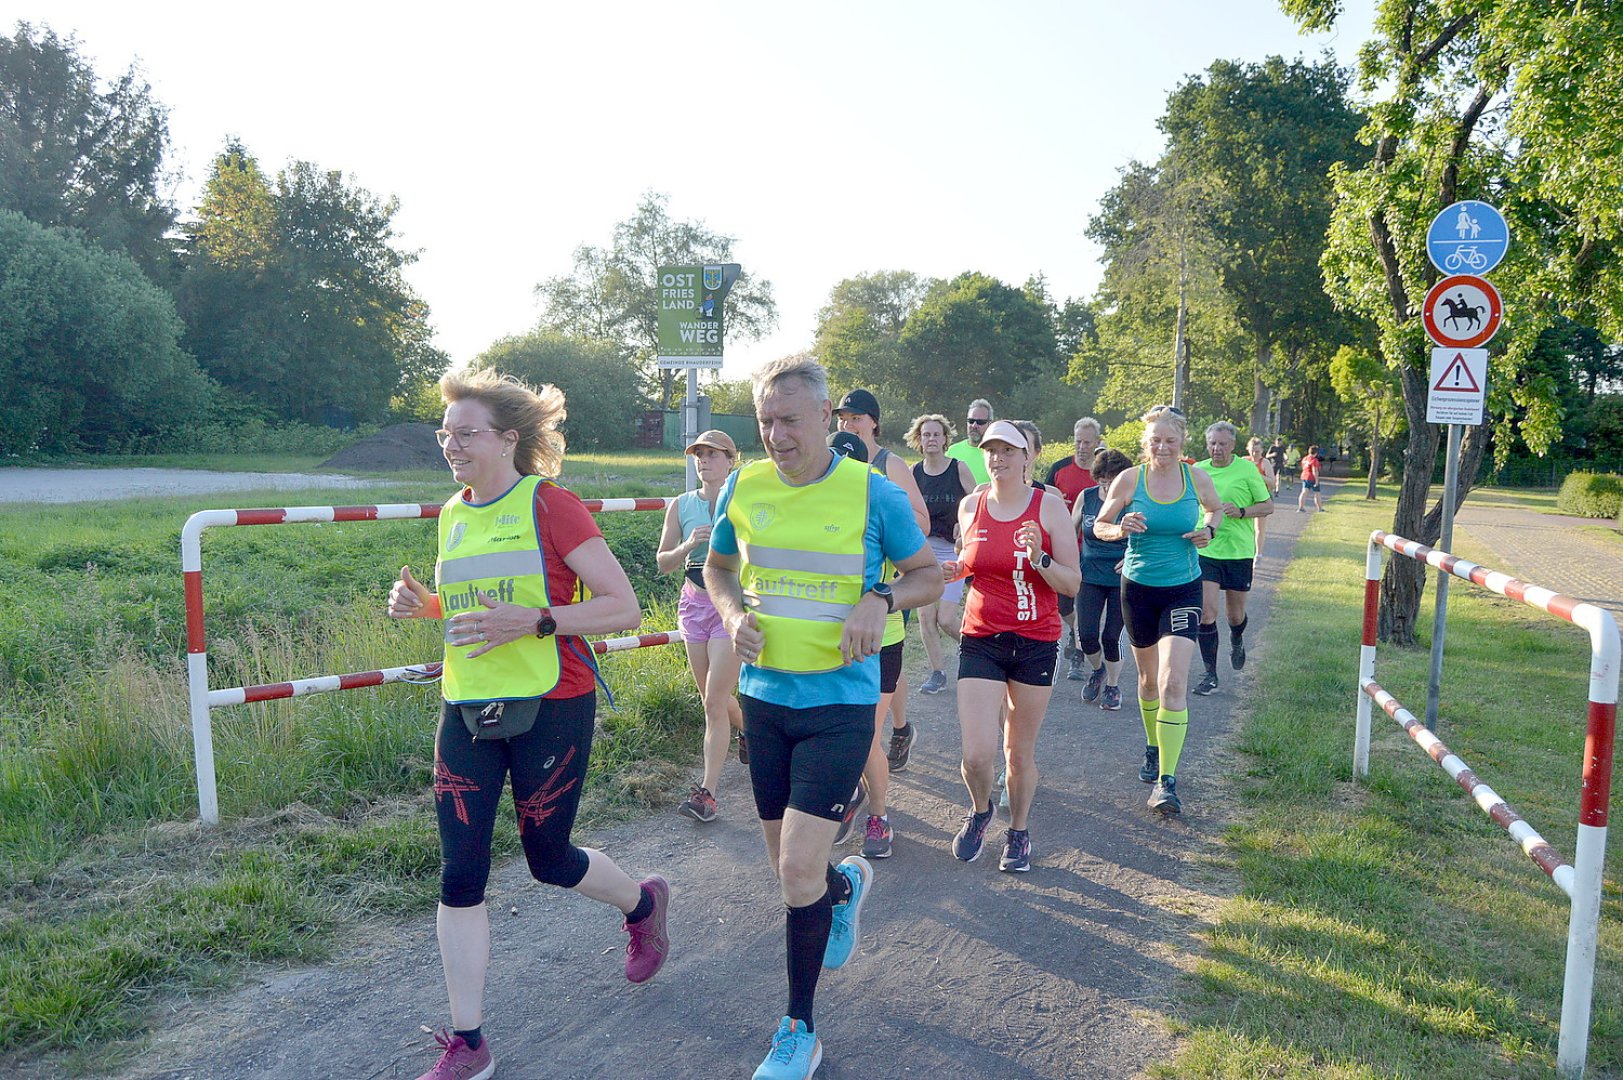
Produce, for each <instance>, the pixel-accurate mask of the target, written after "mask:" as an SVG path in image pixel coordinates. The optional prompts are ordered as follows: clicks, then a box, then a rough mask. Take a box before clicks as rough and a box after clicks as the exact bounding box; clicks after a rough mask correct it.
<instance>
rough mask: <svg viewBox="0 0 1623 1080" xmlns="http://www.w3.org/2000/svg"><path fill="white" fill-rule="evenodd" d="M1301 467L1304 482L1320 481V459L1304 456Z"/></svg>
mask: <svg viewBox="0 0 1623 1080" xmlns="http://www.w3.org/2000/svg"><path fill="white" fill-rule="evenodd" d="M1301 466H1302V479H1303V480H1315V481H1316V480H1318V478H1319V459H1318V458H1316V457H1314V456H1313V455H1312V454H1304V455H1303V456H1302V461H1301Z"/></svg>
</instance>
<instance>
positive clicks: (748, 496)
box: [727, 458, 868, 673]
mask: <svg viewBox="0 0 1623 1080" xmlns="http://www.w3.org/2000/svg"><path fill="white" fill-rule="evenodd" d="M727 519H728V520H729V521H730V522H732V525H733V531H734V533H735V534H736V536H737V537H738V550H739V557H740V560H741V562H742V564H743V565H742V566H740V568H739V571H738V580H739V584H740V585H742V586H743V590H744V604H745V607H746V608H748V609H750V610H752V611H754V612H755V617H756V619H757V620H758V621H759V623H760V626H761V631H762V633H763V635H764V636H765V638H766V644H765V646H764V647H763V648H762V650H761V657H760V659H759V660H758V661H756V665H755V666H757V667H764V668H772V669H774V670H777V671H790V672H798V673H812V672H820V671H834V670H837V669H838V668H840V667H842V666H844V663H845V660H844V658H843V657H842V656H841V655H840V635H841V633H842V632H843V630H844V627H845V621H846V619H848V618H850V616H851V611H852V609H853V608H855V607H856V605H857V601H858V600H860V599H861V598H862V586H863V571H864V570H865V569H866V567H867V551H866V547H865V545H864V543H863V534H864V532H865V531H866V530H867V527H868V469H867V467H866V466H864V465H863V464H862V463H861V462H857V461H851V460H849V459H846V458H840V459H838V460H836V461H835V463H834V468H833V469H832V470H831V471H830V472H829V473H828V475H827V476H824V477H823V478H822V479H821V480H818V481H817V482H816V483H812V484H806V485H805V486H803V487H794V486H791V485H789V484H786V483H784V482H783V480H782V478H781V477H779V476H778V469H777V466H776V465H774V464H772V462H771V461H770V460H767V461H756V462H752V463H751V464H749V465H746V466H744V468H743V469H741V470H740V471H739V474H738V480H737V482H736V483H735V484H734V485H733V496H732V499H731V501H730V502H728V504H727Z"/></svg>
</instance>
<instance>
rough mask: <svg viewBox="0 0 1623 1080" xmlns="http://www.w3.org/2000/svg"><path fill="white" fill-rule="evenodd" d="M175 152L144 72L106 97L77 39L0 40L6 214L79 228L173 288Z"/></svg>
mask: <svg viewBox="0 0 1623 1080" xmlns="http://www.w3.org/2000/svg"><path fill="white" fill-rule="evenodd" d="M168 145H169V117H168V110H167V109H165V108H164V106H163V105H161V104H159V103H158V102H157V101H155V100H153V98H152V88H151V87H150V86H149V85H147V83H146V81H145V79H143V78H142V77H141V75H140V72H139V70H138V69H137V68H135V67H133V66H132V67H131V68H130V69H129V70H128V71H127V72H125V73H124V75H122V76H121V77H120V78H118V79H117V80H115V81H114V82H113V83H111V85H108V86H106V87H105V88H103V87H102V85H101V81H100V80H99V79H98V78H97V76H96V72H95V71H94V70H93V69H92V67H91V65H90V64H89V62H88V61H87V60H86V59H85V58H84V57H83V56H81V55H80V54H79V43H78V42H77V41H76V40H75V39H74V38H72V37H69V38H68V39H67V40H65V41H64V40H63V39H62V38H60V37H58V36H57V35H56V32H55V31H54V30H51V29H50V28H49V27H47V28H45V29H44V30H42V31H36V30H35V29H34V28H33V27H31V26H29V25H28V24H27V23H18V25H17V33H16V36H15V37H12V38H0V210H12V211H16V212H17V213H20V214H22V215H23V216H24V217H26V218H28V219H29V220H30V221H34V222H37V223H38V224H41V225H63V226H71V227H72V228H75V229H78V230H80V232H82V233H83V234H84V235H85V236H86V237H88V238H90V239H91V240H92V241H93V242H94V243H96V244H97V245H98V246H99V247H102V248H104V249H106V250H108V251H115V252H120V253H122V254H125V255H128V256H129V257H130V258H131V259H133V260H135V263H136V265H137V266H139V267H140V268H141V269H142V271H143V272H145V273H146V274H148V275H149V276H153V277H156V278H158V279H160V280H161V279H165V278H167V276H168V273H169V266H168V262H169V255H168V251H167V246H166V244H165V242H164V233H165V232H166V231H167V230H168V229H169V226H170V225H171V224H172V223H173V222H174V219H175V208H174V207H173V206H171V205H170V204H169V203H168V201H167V200H166V199H165V198H164V197H163V195H162V194H161V189H162V188H163V187H164V186H165V185H166V183H167V182H168V181H169V179H170V178H169V177H167V176H165V175H164V174H163V172H162V163H163V154H164V151H165V150H166V149H167V148H168Z"/></svg>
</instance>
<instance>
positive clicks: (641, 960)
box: [625, 874, 671, 983]
mask: <svg viewBox="0 0 1623 1080" xmlns="http://www.w3.org/2000/svg"><path fill="white" fill-rule="evenodd" d="M641 885H642V887H643V888H645V889H647V890H648V895H650V896H652V897H653V898H654V910H653V911H651V912H649V914H648V918H646V919H644V920H643V921H642V922H640V923H629V922H628V923H626V924H625V930H626V933H628V934H630V935H631V940H630V941H628V942H626V978H627V979H628V980H629V981H631V982H634V983H642V982H647V981H648V980H649V979H652V978H653V977H654V975H655V973H656V972H658V971H659V969H660V968H661V967H662V966H663V965H664V963H665V954H666V953H668V952H670V951H671V937H670V935H669V934H667V933H666V932H665V909H666V908H667V907H669V906H670V902H671V886H670V883H669V882H667V881H666V880H665V879H664V878H662V877H660V876H659V875H658V874H655V875H654V876H653V877H649V878H644V879H643V880H642V882H641Z"/></svg>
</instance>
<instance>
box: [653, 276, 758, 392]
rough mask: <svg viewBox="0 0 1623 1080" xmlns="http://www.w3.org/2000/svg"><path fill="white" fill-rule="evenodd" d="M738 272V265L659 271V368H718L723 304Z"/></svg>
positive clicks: (655, 292) (655, 287)
mask: <svg viewBox="0 0 1623 1080" xmlns="http://www.w3.org/2000/svg"><path fill="white" fill-rule="evenodd" d="M738 271H739V265H738V264H737V263H711V264H710V265H708V266H662V267H660V268H659V281H658V282H657V283H656V284H655V286H654V294H655V298H656V299H657V300H658V301H659V366H660V367H673V368H684V367H715V368H719V367H720V366H721V344H722V337H723V334H722V302H723V301H724V300H726V299H727V292H728V290H729V289H731V288H732V287H733V282H735V281H737V280H738Z"/></svg>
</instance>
